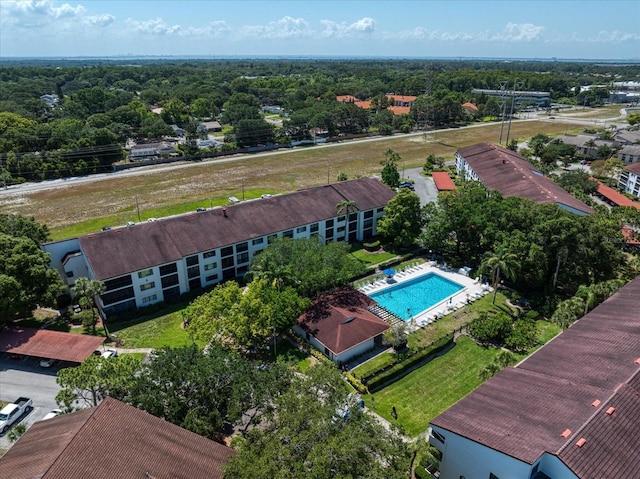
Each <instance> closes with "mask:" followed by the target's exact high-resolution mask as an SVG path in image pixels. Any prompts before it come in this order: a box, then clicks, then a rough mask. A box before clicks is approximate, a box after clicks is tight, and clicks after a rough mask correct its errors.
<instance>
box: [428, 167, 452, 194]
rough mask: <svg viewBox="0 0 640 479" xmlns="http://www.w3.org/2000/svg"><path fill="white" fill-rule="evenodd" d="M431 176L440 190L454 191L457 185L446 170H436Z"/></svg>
mask: <svg viewBox="0 0 640 479" xmlns="http://www.w3.org/2000/svg"><path fill="white" fill-rule="evenodd" d="M431 177H432V178H433V182H434V183H435V184H436V188H438V191H452V190H455V189H456V185H455V184H454V183H453V180H452V179H451V177H450V176H449V173H447V172H446V171H434V172H433V173H431Z"/></svg>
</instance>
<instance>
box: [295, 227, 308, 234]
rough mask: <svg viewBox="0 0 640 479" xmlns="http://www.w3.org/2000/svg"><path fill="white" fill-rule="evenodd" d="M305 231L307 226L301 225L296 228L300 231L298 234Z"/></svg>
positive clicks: (297, 231)
mask: <svg viewBox="0 0 640 479" xmlns="http://www.w3.org/2000/svg"><path fill="white" fill-rule="evenodd" d="M305 231H307V227H306V226H300V227H299V228H296V233H298V234H300V233H304V232H305Z"/></svg>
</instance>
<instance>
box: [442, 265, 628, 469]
mask: <svg viewBox="0 0 640 479" xmlns="http://www.w3.org/2000/svg"><path fill="white" fill-rule="evenodd" d="M639 297H640V277H638V278H636V279H635V280H633V281H631V282H630V283H629V284H628V285H626V286H625V287H624V288H622V289H621V290H620V291H618V292H617V293H615V294H614V295H613V296H612V297H611V298H609V299H608V300H607V301H605V302H604V303H602V304H601V305H600V306H598V307H597V308H595V309H594V310H593V311H591V312H590V313H588V314H587V315H586V316H584V317H583V318H582V319H580V320H579V321H578V322H576V323H575V324H574V325H573V326H571V327H570V328H569V329H567V330H566V331H565V332H563V333H562V334H561V335H559V336H557V337H556V338H555V339H554V340H552V341H551V342H550V343H548V344H547V345H545V346H543V347H542V348H540V349H539V350H538V351H536V352H535V353H534V354H532V355H531V356H529V357H528V358H527V359H525V360H524V361H523V362H522V363H520V364H519V365H518V366H517V367H515V368H507V369H504V370H503V371H502V372H500V373H498V374H497V375H496V376H494V377H493V378H492V379H491V380H489V381H487V382H486V383H485V384H483V385H482V386H480V387H479V388H477V389H476V390H475V391H473V392H472V393H470V394H469V395H467V396H466V397H464V398H463V399H462V400H460V401H459V402H458V403H456V404H455V405H453V406H452V407H451V408H449V409H448V410H447V411H445V412H444V413H442V414H441V415H440V416H438V417H437V418H435V419H434V420H433V421H432V424H433V425H435V426H438V427H441V428H443V429H446V430H449V431H452V432H454V433H456V434H459V435H461V436H463V437H466V438H468V439H470V440H472V441H475V442H478V443H480V444H484V445H485V446H487V447H489V448H492V449H495V450H497V451H500V452H502V453H504V454H507V455H509V456H512V457H515V458H517V459H519V460H521V461H524V462H526V463H528V464H533V462H535V460H536V459H538V458H539V457H540V455H541V454H543V453H544V452H548V453H551V454H555V455H558V456H559V457H560V459H561V460H562V461H563V462H564V463H565V464H566V465H567V467H569V468H570V469H571V470H572V471H574V473H576V475H577V476H578V477H579V478H581V479H600V478H602V477H635V476H634V474H635V473H637V471H639V470H640V454H638V453H637V444H640V397H639V395H640V363H639V362H636V361H637V359H638V356H640V353H639V351H640V308H638V298H639ZM610 407H614V408H615V412H614V413H613V414H612V415H608V414H607V413H606V411H607V410H608V409H609V408H610ZM567 429H569V430H570V431H573V432H572V433H570V434H569V435H568V436H567V437H566V438H565V437H563V432H564V431H565V430H567ZM580 438H584V439H585V443H584V445H583V447H582V448H578V447H576V446H575V443H576V442H577V441H578V440H579V439H580ZM632 471H633V472H632Z"/></svg>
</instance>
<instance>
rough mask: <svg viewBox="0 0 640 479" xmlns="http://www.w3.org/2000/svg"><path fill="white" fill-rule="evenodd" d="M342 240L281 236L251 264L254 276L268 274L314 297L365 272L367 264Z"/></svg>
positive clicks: (269, 276) (251, 272) (251, 271)
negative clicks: (321, 240) (323, 241)
mask: <svg viewBox="0 0 640 479" xmlns="http://www.w3.org/2000/svg"><path fill="white" fill-rule="evenodd" d="M349 249H350V246H349V245H348V244H346V243H342V242H329V243H327V244H326V245H323V244H322V243H321V242H320V241H319V240H318V238H315V237H311V238H299V239H290V238H277V239H275V240H274V241H272V242H271V244H269V246H267V247H266V248H265V249H264V250H263V251H262V252H261V253H260V254H259V255H258V256H256V257H255V258H254V260H253V263H252V264H251V270H250V274H251V276H259V277H267V278H269V279H271V280H272V281H274V280H276V279H277V280H278V282H281V283H282V284H285V285H290V286H292V287H293V288H294V289H295V290H296V291H298V293H299V294H301V295H304V296H309V297H310V296H312V295H314V294H317V293H320V292H322V291H326V290H328V289H331V288H333V287H335V286H340V285H343V284H345V283H347V282H349V281H351V280H352V279H353V278H356V277H358V276H361V275H363V274H364V273H365V272H366V266H365V265H364V264H363V263H362V262H361V261H359V260H358V259H357V258H355V257H354V256H353V255H351V254H350V252H349Z"/></svg>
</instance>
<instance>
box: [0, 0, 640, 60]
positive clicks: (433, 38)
mask: <svg viewBox="0 0 640 479" xmlns="http://www.w3.org/2000/svg"><path fill="white" fill-rule="evenodd" d="M149 55H151V56H177V57H180V56H202V57H226V56H239V57H262V56H271V57H301V56H302V57H308V56H330V57H344V56H348V57H385V58H388V57H392V58H414V57H416V58H451V57H453V58H457V57H463V58H470V57H474V58H532V59H533V58H554V57H555V58H559V59H577V58H581V59H624V60H628V59H640V1H638V0H608V1H600V0H552V1H529V0H502V1H482V0H464V1H463V0H445V1H439V0H413V1H405V0H397V1H386V0H368V1H351V0H341V1H315V0H314V1H312V0H309V1H306V0H288V1H277V0H273V1H270V0H235V1H222V0H153V1H152V0H109V1H98V0H77V1H76V0H71V1H54V0H0V58H7V57H86V56H89V57H103V56H134V57H136V56H149Z"/></svg>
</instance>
